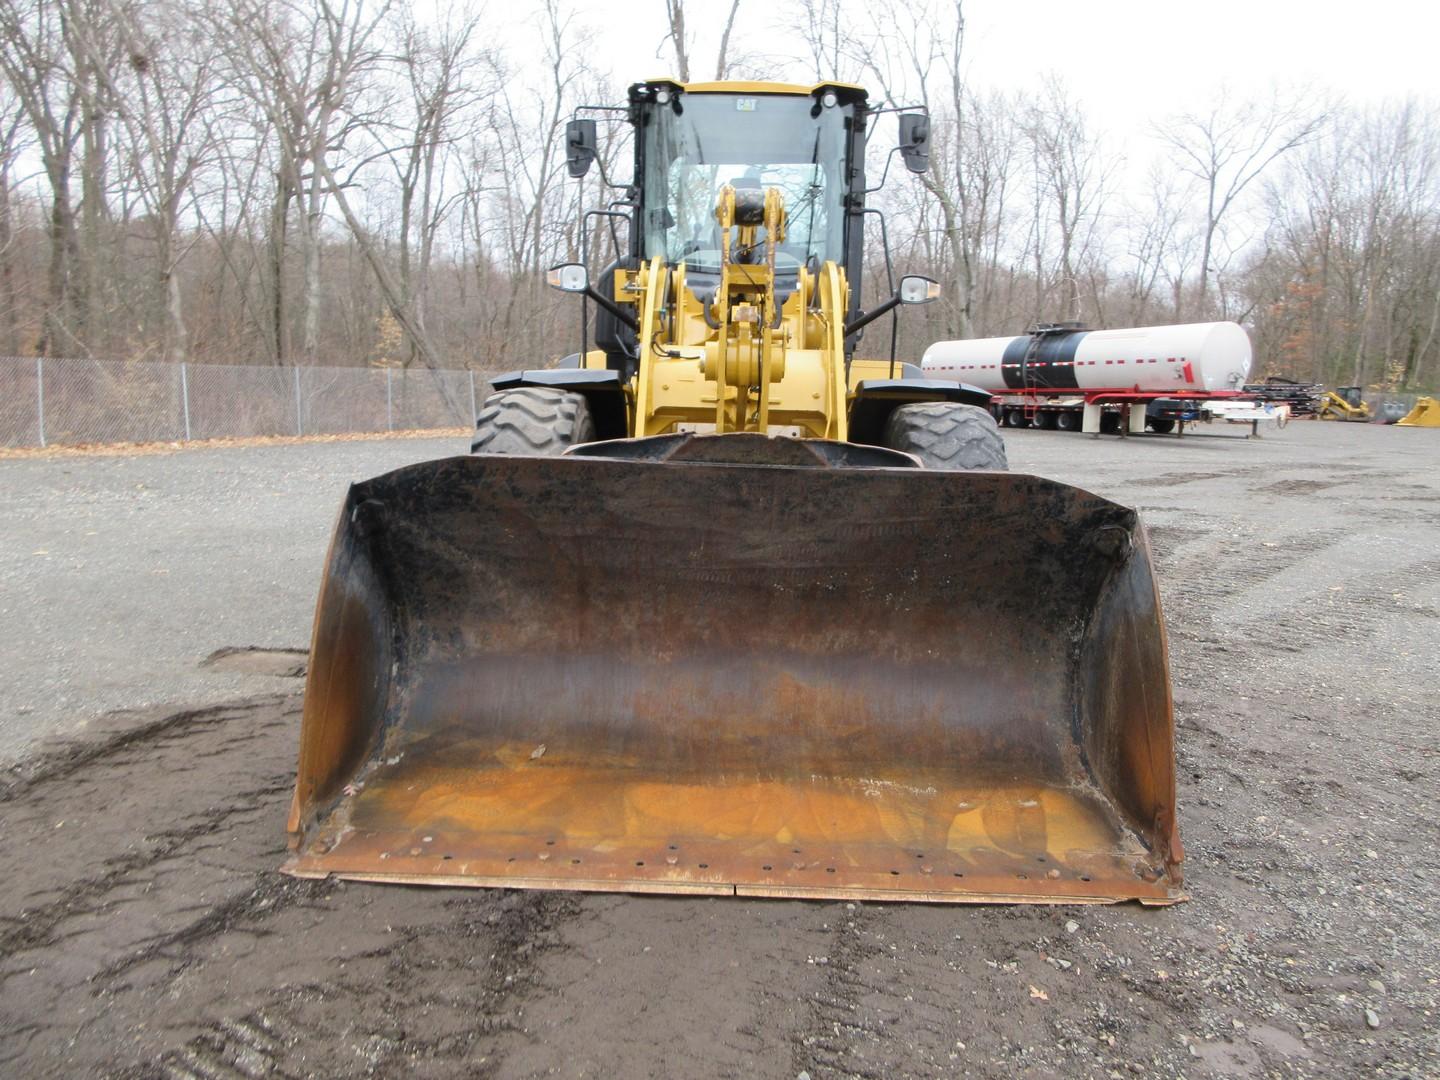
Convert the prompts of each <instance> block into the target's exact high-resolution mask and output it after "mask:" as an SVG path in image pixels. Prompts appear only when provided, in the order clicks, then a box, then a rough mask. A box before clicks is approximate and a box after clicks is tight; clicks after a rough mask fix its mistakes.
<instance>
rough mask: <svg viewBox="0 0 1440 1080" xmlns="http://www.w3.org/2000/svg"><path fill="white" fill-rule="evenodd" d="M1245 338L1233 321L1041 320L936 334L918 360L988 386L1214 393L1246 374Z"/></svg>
mask: <svg viewBox="0 0 1440 1080" xmlns="http://www.w3.org/2000/svg"><path fill="white" fill-rule="evenodd" d="M1251 356H1252V354H1251V349H1250V338H1249V336H1248V335H1247V334H1246V333H1245V331H1244V329H1243V328H1242V327H1240V326H1239V325H1238V324H1237V323H1233V322H1209V323H1183V324H1181V325H1178V326H1141V327H1133V328H1131V329H1127V330H1085V329H1081V328H1078V327H1075V326H1067V325H1065V324H1060V325H1055V326H1045V327H1040V328H1038V329H1037V330H1036V331H1035V332H1033V333H1030V334H1025V335H1023V336H1020V337H998V338H972V339H970V340H968V341H937V342H936V343H935V344H934V345H931V346H930V347H929V348H928V349H926V350H925V356H924V357H923V358H922V359H921V361H920V366H921V367H922V368H923V369H924V371H925V374H926V375H927V376H929V377H931V378H937V379H954V380H957V381H959V382H964V383H969V384H970V385H972V386H978V387H980V388H981V389H982V390H989V391H990V392H991V393H992V394H1006V393H1026V392H1027V391H1030V392H1039V393H1040V394H1045V395H1051V394H1064V393H1066V392H1067V391H1068V392H1069V393H1072V394H1073V393H1076V392H1080V393H1083V392H1085V391H1087V390H1117V391H1118V390H1125V391H1138V392H1140V393H1158V394H1166V393H1176V392H1180V391H1190V392H1192V393H1214V392H1217V391H1234V390H1239V389H1240V388H1241V387H1242V386H1243V385H1244V384H1245V380H1246V379H1247V378H1248V377H1249V375H1250V362H1251Z"/></svg>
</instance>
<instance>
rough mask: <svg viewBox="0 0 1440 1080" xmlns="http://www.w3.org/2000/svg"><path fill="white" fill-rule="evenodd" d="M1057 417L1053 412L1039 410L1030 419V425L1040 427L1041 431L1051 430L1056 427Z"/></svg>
mask: <svg viewBox="0 0 1440 1080" xmlns="http://www.w3.org/2000/svg"><path fill="white" fill-rule="evenodd" d="M1055 422H1056V417H1055V414H1054V413H1053V412H1037V413H1036V414H1035V416H1034V418H1033V419H1031V421H1030V426H1031V427H1033V428H1039V429H1040V430H1041V431H1050V430H1051V429H1053V428H1054V427H1055Z"/></svg>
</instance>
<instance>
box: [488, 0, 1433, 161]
mask: <svg viewBox="0 0 1440 1080" xmlns="http://www.w3.org/2000/svg"><path fill="white" fill-rule="evenodd" d="M490 2H491V4H492V10H493V5H494V4H495V3H497V2H499V0H490ZM521 3H525V0H521ZM687 9H688V10H687V13H686V14H687V18H688V19H689V21H690V25H691V27H692V28H693V29H694V32H695V38H696V41H695V44H694V60H693V66H694V68H695V71H694V72H693V74H694V75H695V77H697V78H698V77H700V76H701V75H704V76H708V75H709V74H710V72H711V69H712V68H713V65H714V57H715V49H716V46H717V44H718V37H719V26H720V23H721V22H722V21H723V19H724V16H725V14H726V13H727V12H728V10H729V3H728V2H727V0H689V3H688V4H687ZM507 10H508V11H510V12H512V13H514V12H516V11H517V8H516V7H510V8H508V9H507ZM574 10H575V11H576V13H577V15H578V17H579V19H580V20H581V21H582V22H583V23H584V24H586V25H588V26H590V27H593V28H594V29H595V31H596V38H597V40H598V41H600V42H602V43H603V47H602V48H601V49H600V50H599V55H600V63H601V66H603V67H607V68H608V69H609V70H610V71H611V72H613V74H614V75H615V77H616V81H617V83H618V84H619V85H620V86H624V85H625V84H627V83H629V82H631V81H633V80H636V79H640V78H644V77H647V76H649V75H654V74H660V73H665V72H670V71H672V70H673V68H674V64H673V59H672V55H671V54H670V53H669V52H668V51H664V50H662V51H661V55H660V57H659V58H658V59H657V57H656V47H657V45H658V44H659V43H660V41H661V40H662V39H663V36H664V26H665V5H664V0H639V3H638V4H637V5H636V6H635V8H634V9H633V12H634V13H633V14H632V15H629V16H628V17H624V18H623V19H622V21H621V22H620V23H619V24H616V25H613V26H611V27H609V28H608V29H607V28H606V21H607V19H613V18H614V17H615V15H616V13H617V12H628V11H630V10H632V9H626V8H623V7H622V8H617V7H615V5H614V3H613V0H579V2H577V3H576V6H575V8H574ZM787 10H788V5H787V4H786V3H785V0H741V7H740V12H741V17H740V20H739V22H740V23H741V30H740V34H739V36H741V37H742V40H743V42H744V44H745V45H747V46H749V47H750V48H757V49H762V50H763V51H765V52H767V53H770V54H784V53H786V52H790V53H793V54H794V55H795V56H797V57H799V56H804V55H805V54H806V52H807V50H806V49H805V48H804V46H803V45H802V44H801V43H799V42H798V41H796V40H795V39H794V36H793V34H792V33H791V32H788V31H777V28H776V25H775V23H776V20H777V18H778V17H779V16H780V14H781V13H783V12H785V11H787ZM965 13H966V18H967V28H968V34H967V39H966V45H965V49H966V55H967V63H968V65H969V67H970V73H971V83H972V85H973V86H975V87H976V88H981V89H984V88H996V89H1007V90H1018V89H1028V88H1034V87H1035V86H1036V85H1038V83H1039V80H1040V78H1041V76H1042V75H1043V74H1045V73H1046V72H1054V73H1058V74H1060V75H1061V76H1062V77H1063V79H1064V81H1065V83H1066V85H1068V86H1069V87H1070V88H1071V89H1072V90H1073V92H1074V94H1075V96H1076V98H1078V99H1079V101H1080V102H1081V103H1082V104H1083V105H1084V106H1085V111H1086V113H1087V114H1088V115H1089V116H1090V117H1092V118H1093V120H1094V122H1095V124H1096V126H1097V127H1100V128H1102V129H1104V130H1105V131H1106V132H1107V133H1109V134H1110V135H1112V136H1114V137H1116V138H1117V140H1118V141H1119V142H1121V143H1126V142H1133V138H1131V136H1132V135H1133V133H1136V132H1142V131H1144V130H1145V129H1147V128H1148V125H1149V123H1150V121H1151V120H1152V119H1160V118H1163V117H1164V116H1166V115H1169V114H1173V113H1176V112H1180V111H1184V110H1200V109H1203V108H1204V107H1205V106H1206V105H1208V104H1209V103H1210V102H1211V101H1212V100H1213V99H1214V97H1215V95H1216V94H1217V93H1218V92H1219V90H1220V89H1221V88H1222V87H1228V88H1229V89H1230V91H1231V92H1232V93H1233V94H1234V95H1235V96H1236V97H1247V96H1262V97H1263V96H1266V95H1267V94H1268V92H1269V88H1270V87H1271V86H1272V85H1275V84H1279V85H1280V86H1281V87H1285V88H1296V87H1309V88H1311V89H1313V90H1314V91H1315V92H1316V94H1317V96H1319V95H1321V94H1322V93H1323V92H1335V93H1338V94H1340V95H1343V97H1344V98H1345V99H1347V100H1349V101H1351V102H1353V103H1363V102H1368V101H1374V100H1378V99H1381V98H1385V97H1404V96H1406V95H1413V96H1418V97H1421V98H1428V99H1430V100H1432V101H1434V100H1436V99H1437V97H1440V60H1437V56H1440V4H1437V3H1436V2H1434V0H1360V2H1358V3H1357V2H1354V0H1351V2H1348V3H1344V4H1341V3H1338V2H1335V0H1311V2H1308V3H1301V2H1298V0H1066V2H1062V0H967V2H966V4H965ZM512 17H513V16H512Z"/></svg>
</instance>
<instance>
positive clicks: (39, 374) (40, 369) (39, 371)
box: [35, 356, 45, 446]
mask: <svg viewBox="0 0 1440 1080" xmlns="http://www.w3.org/2000/svg"><path fill="white" fill-rule="evenodd" d="M35 416H36V418H37V420H38V421H39V423H40V445H41V446H44V445H45V361H44V360H42V359H41V358H40V357H38V356H37V357H36V358H35Z"/></svg>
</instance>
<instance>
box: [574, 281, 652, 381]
mask: <svg viewBox="0 0 1440 1080" xmlns="http://www.w3.org/2000/svg"><path fill="white" fill-rule="evenodd" d="M581 295H582V296H587V297H589V298H590V299H591V300H594V301H595V303H597V304H599V305H600V306H601V307H602V308H604V309H605V310H606V311H608V312H609V313H610V314H611V315H614V316H615V318H617V319H619V320H620V321H621V322H622V323H624V324H625V325H626V326H628V327H629V328H630V329H631V330H634V331H635V332H636V333H637V334H638V333H639V332H640V320H639V319H637V318H636V317H635V316H634V315H633V314H631V313H630V312H628V311H626V310H625V309H624V308H622V307H621V306H620V305H619V304H617V303H615V301H614V300H611V299H610V298H609V297H608V296H602V295H601V294H600V291H599V290H598V289H596V288H595V286H594V285H586V286H585V291H584V292H583V293H582V294H581ZM581 360H582V362H583V360H584V357H581Z"/></svg>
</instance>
